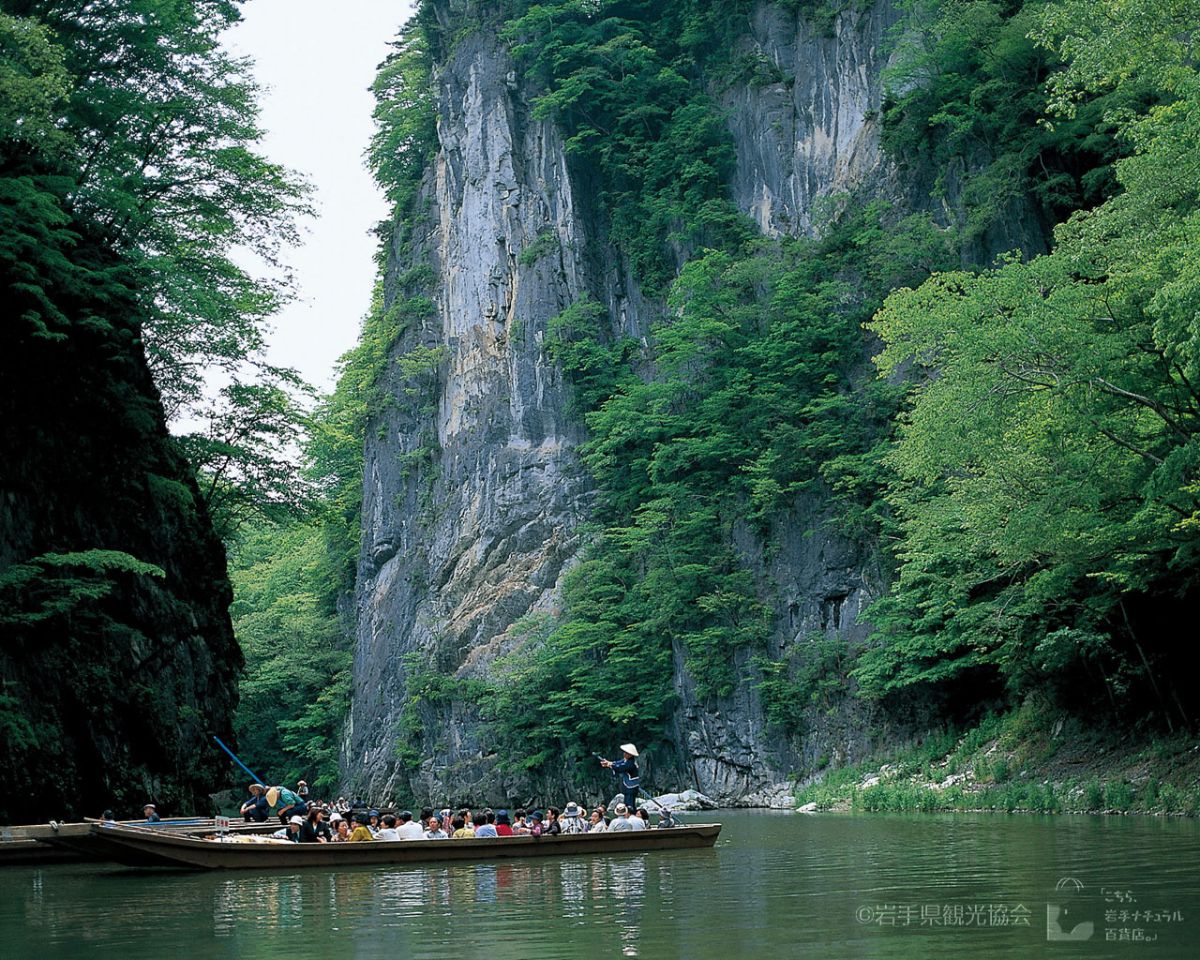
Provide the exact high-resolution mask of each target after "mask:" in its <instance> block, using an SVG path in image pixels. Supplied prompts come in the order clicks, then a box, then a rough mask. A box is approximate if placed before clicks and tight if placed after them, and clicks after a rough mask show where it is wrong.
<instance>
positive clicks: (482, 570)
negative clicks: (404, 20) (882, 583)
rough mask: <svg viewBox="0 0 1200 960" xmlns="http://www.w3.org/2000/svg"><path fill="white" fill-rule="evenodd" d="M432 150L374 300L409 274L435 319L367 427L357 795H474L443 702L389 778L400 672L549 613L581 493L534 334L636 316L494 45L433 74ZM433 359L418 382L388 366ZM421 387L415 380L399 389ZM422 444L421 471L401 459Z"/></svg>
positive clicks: (583, 510)
mask: <svg viewBox="0 0 1200 960" xmlns="http://www.w3.org/2000/svg"><path fill="white" fill-rule="evenodd" d="M439 90H440V99H439V117H438V137H439V142H440V149H439V151H438V154H437V158H436V161H435V163H434V165H433V167H432V169H431V170H430V172H429V174H428V176H427V178H426V182H425V185H424V189H423V195H422V197H421V199H420V201H419V202H418V207H419V208H420V207H424V208H425V209H426V210H427V211H428V216H427V217H425V218H423V219H420V220H419V221H418V224H417V225H416V227H415V228H414V231H415V233H414V234H413V235H411V236H410V235H405V236H403V237H402V238H398V239H399V240H401V241H402V242H398V244H397V246H396V249H395V250H394V252H393V256H392V259H391V261H390V263H389V268H388V280H387V298H388V302H389V305H392V306H394V305H396V304H398V303H403V302H404V298H406V297H411V296H412V295H413V293H414V292H418V291H417V290H416V289H415V288H414V289H410V288H408V287H407V286H406V280H405V278H406V277H409V276H412V275H413V270H414V267H415V268H418V271H419V268H421V267H422V266H427V267H429V268H431V269H432V276H433V277H434V278H435V282H434V284H433V287H432V288H431V289H429V290H428V291H426V292H428V293H429V294H431V295H432V297H431V298H432V299H433V301H434V304H435V306H434V309H433V310H432V311H430V312H429V314H428V315H426V316H425V317H423V318H421V319H420V321H417V320H415V319H414V320H413V321H412V323H411V325H410V327H409V328H408V329H407V330H406V331H405V333H404V334H403V335H402V336H401V338H400V340H399V342H398V344H397V346H396V348H395V350H394V358H396V359H398V360H400V362H399V363H393V364H390V365H389V368H390V372H389V374H388V377H389V379H390V383H389V384H388V389H389V393H390V394H391V395H392V396H393V397H394V398H395V402H394V404H393V406H392V407H391V409H389V410H388V411H387V412H386V413H385V414H384V415H383V416H382V417H381V418H380V420H379V422H378V423H377V424H375V425H373V427H372V429H371V430H370V441H369V443H368V445H367V450H366V477H365V488H364V493H365V498H364V512H363V525H364V549H363V556H362V562H361V565H360V569H359V582H358V592H357V602H358V643H357V647H356V654H355V665H354V679H355V696H354V706H353V712H352V717H351V725H350V729H349V731H348V738H347V756H346V761H347V763H348V766H349V768H350V769H351V770H352V771H353V772H354V782H355V783H356V784H361V788H362V789H363V790H367V791H369V792H371V793H372V795H375V796H381V795H382V794H384V793H389V792H390V791H392V790H393V789H402V788H403V787H405V786H411V789H412V790H413V791H414V792H415V793H417V794H419V795H428V794H430V793H437V794H438V795H444V794H443V793H441V792H440V791H441V790H442V789H453V790H454V791H455V792H456V793H458V792H462V794H463V795H464V796H467V795H473V796H479V795H480V794H481V792H485V793H486V792H487V791H489V790H491V789H492V784H493V780H492V777H493V776H494V773H493V771H492V765H491V764H490V763H489V762H488V761H487V760H486V759H484V758H483V756H482V754H483V752H484V746H483V745H481V744H479V743H477V742H476V737H475V734H476V730H475V725H474V722H473V717H474V715H473V711H472V710H471V709H470V708H469V706H468V705H461V707H456V708H454V709H453V710H452V711H451V714H450V715H449V716H447V715H446V714H445V713H439V714H438V715H436V716H435V715H433V714H427V715H426V716H424V717H422V718H421V719H422V728H423V739H424V742H423V743H421V744H420V745H419V747H420V752H421V753H422V754H423V755H425V756H436V757H438V763H437V765H436V766H435V765H434V764H433V763H432V762H430V763H429V764H427V765H426V767H424V768H422V770H420V771H416V772H405V771H404V770H403V769H402V767H401V766H400V765H398V764H397V746H396V738H397V736H401V737H402V738H403V737H404V736H405V735H406V731H409V730H410V729H411V726H412V725H411V723H410V724H407V725H406V724H405V723H402V722H401V719H402V713H403V700H404V697H405V693H406V682H407V681H408V680H409V674H410V673H411V669H412V664H411V662H410V661H408V660H406V659H405V657H406V655H407V654H411V653H419V654H420V655H421V659H422V661H423V662H425V663H428V664H432V665H433V666H435V667H436V668H438V669H439V670H443V671H456V670H457V671H459V673H460V675H471V674H472V673H475V674H486V673H487V671H488V670H489V669H490V665H491V663H492V662H493V661H494V660H495V659H496V657H498V656H500V655H502V654H504V653H505V652H508V651H509V650H510V649H511V648H512V646H513V643H514V640H513V639H512V637H511V636H510V634H509V633H508V630H509V628H510V627H511V626H512V625H513V624H514V623H516V622H517V621H519V620H521V618H522V617H525V616H526V615H527V614H530V613H536V612H539V611H540V612H549V611H552V610H553V607H554V603H555V599H556V597H557V594H558V585H559V582H560V580H561V577H562V575H563V573H564V572H565V571H566V570H567V569H568V567H569V566H570V565H571V562H572V560H573V559H574V557H575V556H576V554H577V552H578V550H579V548H580V546H581V542H580V538H579V534H578V527H579V525H580V524H581V523H582V522H583V521H585V520H586V519H587V517H588V505H589V502H590V499H591V486H590V481H589V479H588V477H587V475H586V473H585V471H584V470H583V469H582V468H581V466H580V463H579V460H578V456H577V453H576V447H577V445H578V444H579V442H580V441H581V440H582V439H583V429H582V425H581V423H580V418H579V417H578V415H577V414H576V413H575V412H574V411H573V410H572V407H571V400H570V394H569V390H568V389H567V386H566V385H565V384H564V382H563V378H562V375H561V372H560V371H559V370H558V369H557V368H556V367H555V365H554V364H553V363H552V362H551V361H550V360H549V358H548V356H547V354H546V351H545V350H544V341H545V336H546V324H547V321H548V320H549V319H550V318H552V317H554V316H556V315H557V314H559V313H561V312H562V311H563V310H564V309H565V308H566V307H568V306H570V305H571V304H572V303H574V302H576V301H578V300H580V299H581V298H582V297H584V296H591V297H593V298H595V299H596V300H597V301H599V302H600V303H603V304H604V305H605V306H607V308H608V312H609V314H610V316H612V317H615V318H619V322H620V323H621V324H622V325H624V326H625V329H626V330H629V331H635V332H636V331H638V330H640V329H641V326H642V324H643V323H644V320H643V316H644V312H645V308H644V305H643V304H642V301H641V298H640V295H639V294H638V292H637V289H636V286H635V285H634V284H633V283H632V281H630V280H629V278H628V277H627V276H626V274H625V272H624V271H623V269H621V267H620V265H619V262H618V260H617V258H616V257H615V256H613V254H612V252H611V250H610V249H609V248H608V247H607V245H606V244H604V243H603V242H602V241H599V240H597V238H596V237H595V236H593V235H592V234H591V233H589V228H588V216H587V212H586V210H584V209H582V208H581V203H580V201H579V199H578V197H577V187H576V185H575V184H574V183H573V182H572V179H571V176H570V175H569V173H568V170H567V160H566V155H565V151H564V149H563V144H562V140H561V138H560V136H559V134H558V132H557V130H556V129H555V128H554V126H553V124H551V123H549V122H547V121H539V120H534V119H533V118H532V117H531V108H530V100H531V95H530V91H528V90H526V89H524V88H523V86H522V83H521V82H520V81H519V80H518V79H517V77H516V74H515V72H514V68H513V64H512V61H511V59H510V57H509V55H508V53H507V51H506V50H505V48H504V47H503V46H502V45H501V44H500V43H499V42H498V41H497V40H496V38H495V37H494V36H491V35H487V34H485V33H475V34H472V35H470V36H468V37H466V38H464V39H463V40H462V41H460V43H459V44H458V46H457V47H456V48H455V52H454V54H453V56H452V57H451V59H450V61H449V62H448V63H447V64H446V65H445V66H444V68H443V70H442V72H441V74H440V77H439ZM421 350H425V351H434V352H435V353H434V354H432V355H431V354H428V353H426V354H424V355H425V356H432V357H433V359H432V361H431V363H430V367H429V370H428V372H427V376H426V377H425V382H423V383H422V382H417V383H414V377H412V376H406V375H405V370H406V369H408V370H411V369H412V365H411V363H410V364H407V365H406V364H405V360H404V358H412V357H415V356H418V355H419V354H418V353H417V352H415V351H421ZM415 379H417V380H420V379H421V378H420V377H418V378H415ZM422 447H424V448H425V449H426V450H427V451H428V457H424V456H422V455H421V454H420V453H419V451H420V450H421V449H422Z"/></svg>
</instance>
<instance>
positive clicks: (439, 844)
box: [91, 823, 721, 870]
mask: <svg viewBox="0 0 1200 960" xmlns="http://www.w3.org/2000/svg"><path fill="white" fill-rule="evenodd" d="M720 832H721V825H720V824H719V823H698V824H687V825H685V826H678V827H671V828H669V829H665V830H662V829H655V830H628V831H624V832H617V833H583V834H573V835H567V834H560V835H558V836H545V837H526V836H517V837H497V838H493V837H477V838H474V839H467V840H371V841H362V842H359V843H290V842H286V841H284V842H273V843H272V842H267V843H261V842H259V843H254V842H236V838H235V840H221V839H200V838H197V837H189V836H179V835H178V834H176V833H169V832H167V831H165V830H147V829H145V828H138V827H127V826H122V825H119V824H117V825H111V824H96V825H94V826H93V827H92V830H91V833H92V836H93V838H94V839H95V841H96V842H97V843H100V844H102V845H103V848H104V856H105V857H106V858H107V859H109V860H113V861H115V862H117V863H122V864H125V865H126V866H133V867H174V868H176V869H178V868H180V867H185V868H192V869H196V870H218V869H220V870H288V869H292V868H296V867H330V868H335V869H341V868H344V867H351V866H370V865H378V864H402V863H430V862H441V861H449V860H457V861H462V860H476V861H483V860H499V859H508V858H510V857H557V856H567V855H579V854H606V853H630V852H640V851H652V850H680V849H686V848H696V847H711V846H713V844H715V843H716V842H717V836H718V835H719V834H720ZM246 839H248V838H246Z"/></svg>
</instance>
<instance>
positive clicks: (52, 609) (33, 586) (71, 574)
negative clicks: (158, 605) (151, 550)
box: [0, 550, 166, 627]
mask: <svg viewBox="0 0 1200 960" xmlns="http://www.w3.org/2000/svg"><path fill="white" fill-rule="evenodd" d="M122 575H134V576H148V577H157V578H159V579H162V578H163V577H165V576H166V573H165V572H164V571H163V569H162V568H161V567H159V566H156V565H154V564H152V563H143V562H142V561H141V560H138V559H137V558H136V557H133V556H130V555H129V554H127V553H124V552H122V551H120V550H84V551H80V552H74V553H43V554H41V555H40V556H36V557H33V558H31V559H29V560H26V561H25V562H24V563H14V564H11V565H9V566H8V567H6V568H5V569H3V570H2V571H0V624H6V625H8V626H11V627H16V626H21V625H29V624H33V623H38V622H40V621H43V620H50V619H53V618H56V617H64V616H66V615H68V614H70V613H72V612H73V611H75V610H76V609H77V608H78V607H80V606H82V605H84V604H89V603H95V602H96V601H97V600H100V599H102V598H104V597H107V596H109V595H110V594H111V593H112V592H113V591H114V590H116V589H117V586H118V581H119V579H120V577H121V576H122Z"/></svg>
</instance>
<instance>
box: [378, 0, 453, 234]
mask: <svg viewBox="0 0 1200 960" xmlns="http://www.w3.org/2000/svg"><path fill="white" fill-rule="evenodd" d="M427 24H428V21H427V19H424V18H423V17H422V15H418V17H417V18H415V19H414V20H412V21H410V22H409V23H408V24H407V25H406V26H405V27H404V29H403V30H401V31H400V34H399V36H398V37H397V38H396V40H394V41H393V42H392V45H391V46H392V50H391V52H390V53H389V54H388V56H387V59H385V60H384V61H383V63H381V64H380V65H379V70H378V72H377V73H376V75H375V82H374V83H373V84H372V86H371V91H372V93H374V95H375V111H374V114H373V115H374V118H375V133H374V135H373V136H372V138H371V144H370V147H369V149H368V151H367V159H368V161H369V162H370V164H371V168H372V169H373V170H374V171H375V178H376V180H377V181H378V182H379V184H380V186H382V187H383V188H384V191H385V192H386V194H387V198H388V200H389V201H391V203H392V205H393V207H394V209H395V210H396V212H397V213H399V214H400V215H402V216H403V215H405V214H407V213H408V211H409V210H410V209H411V207H412V205H413V201H414V200H415V198H416V195H417V190H418V189H419V187H420V184H421V179H422V177H423V176H424V174H425V167H426V164H427V163H428V162H429V160H430V158H431V157H432V155H433V151H434V150H435V149H436V147H437V113H436V106H435V102H434V96H433V83H432V78H431V71H432V68H433V60H432V57H431V54H430V28H429V26H428V25H427Z"/></svg>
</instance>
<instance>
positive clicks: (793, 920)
mask: <svg viewBox="0 0 1200 960" xmlns="http://www.w3.org/2000/svg"><path fill="white" fill-rule="evenodd" d="M722 819H723V820H724V821H725V823H726V830H725V832H724V833H723V835H722V840H721V841H720V843H719V846H718V849H717V850H716V851H711V850H709V851H678V852H674V853H645V854H638V855H619V856H612V857H579V858H563V859H554V858H546V859H535V860H526V861H503V862H495V863H480V864H467V863H462V864H458V863H455V864H443V865H430V866H427V867H416V866H414V867H393V868H383V869H367V868H362V869H355V870H347V871H344V872H338V873H334V872H330V871H322V870H312V871H301V872H299V873H294V874H278V873H276V874H263V875H257V876H256V875H253V874H243V873H216V874H192V873H170V872H162V873H153V874H142V873H136V872H132V871H124V870H117V869H112V870H104V871H99V872H97V871H96V870H94V869H92V868H90V867H82V866H80V867H71V866H67V865H61V866H55V867H46V868H42V869H31V868H9V869H8V870H7V871H6V872H5V877H6V878H7V879H8V881H9V889H8V893H9V896H7V897H5V898H0V930H3V934H4V939H3V943H4V950H3V951H2V953H3V956H4V958H5V960H7V958H8V957H18V958H24V957H36V958H37V960H54V958H58V957H64V958H65V957H85V956H86V957H88V958H89V960H91V958H95V957H101V958H103V957H114V958H120V960H141V958H143V957H144V958H147V960H148V958H151V957H153V958H154V960H161V958H162V957H164V956H172V955H186V956H194V957H216V958H226V957H228V958H230V960H232V958H238V960H244V958H245V957H247V956H253V957H254V958H255V960H273V958H275V957H279V958H286V960H307V958H310V957H313V958H317V957H320V958H322V960H324V958H326V957H331V956H335V957H338V958H339V960H340V958H342V957H347V958H356V960H376V958H384V957H386V958H388V960H392V958H395V957H409V956H411V957H420V958H425V957H428V958H439V960H440V958H455V960H457V958H464V960H470V958H476V957H478V958H481V960H482V958H488V960H510V958H511V960H517V958H520V960H526V958H529V957H538V958H542V957H547V958H552V957H564V958H573V957H588V958H592V957H600V958H606V957H614V958H615V957H644V958H651V960H659V958H662V960H666V958H671V957H687V958H695V960H708V958H721V960H726V958H727V957H729V956H730V955H736V956H739V957H764V958H771V960H778V958H781V957H792V956H813V957H820V958H831V960H838V958H843V957H846V958H850V957H854V958H859V957H870V958H879V960H918V958H919V960H925V958H937V960H940V958H945V960H951V958H953V960H958V958H960V957H962V956H970V957H972V958H975V960H985V958H987V960H991V958H995V960H1010V958H1011V960H1026V958H1028V957H1030V956H1040V955H1043V954H1044V953H1045V947H1044V944H1045V943H1046V939H1045V936H1046V929H1045V916H1046V904H1047V903H1048V902H1049V901H1048V899H1047V898H1048V897H1049V895H1050V892H1051V891H1053V889H1054V886H1055V884H1056V882H1057V881H1058V880H1059V879H1060V878H1061V877H1063V876H1078V877H1080V878H1081V880H1082V882H1084V883H1085V884H1088V885H1089V887H1090V888H1091V889H1094V890H1097V891H1098V890H1100V889H1101V888H1102V886H1103V885H1105V884H1107V885H1109V886H1120V885H1124V886H1125V887H1129V888H1132V889H1133V890H1134V891H1135V893H1137V895H1138V896H1141V897H1144V898H1145V902H1146V903H1147V904H1150V903H1153V904H1154V905H1155V907H1156V908H1157V907H1159V906H1161V907H1166V908H1170V909H1178V910H1179V911H1181V913H1182V916H1183V917H1184V918H1185V920H1186V922H1182V921H1181V922H1180V923H1177V924H1174V925H1163V926H1162V927H1161V930H1160V931H1159V932H1160V934H1161V936H1160V937H1159V939H1158V940H1157V941H1156V942H1154V943H1153V944H1152V945H1147V944H1145V943H1136V942H1108V941H1106V940H1104V930H1103V927H1104V920H1103V915H1102V914H1101V915H1100V917H1099V920H1098V926H1097V928H1096V935H1095V937H1094V939H1093V940H1092V941H1090V942H1088V943H1087V944H1086V952H1080V951H1079V950H1077V951H1076V952H1075V953H1071V949H1070V945H1068V947H1067V948H1065V949H1066V951H1067V952H1066V954H1064V955H1071V956H1080V957H1087V958H1089V960H1090V958H1093V957H1095V958H1101V957H1110V956H1111V957H1137V958H1140V957H1151V956H1152V957H1153V960H1183V958H1187V960H1192V958H1193V957H1195V956H1196V955H1197V951H1196V944H1197V943H1200V925H1198V924H1197V923H1196V920H1197V918H1198V917H1194V916H1192V913H1193V912H1194V911H1196V910H1200V872H1198V870H1197V863H1198V862H1200V829H1198V827H1197V824H1195V823H1194V822H1179V821H1174V822H1169V823H1162V822H1156V821H1134V820H1131V819H1129V818H1118V819H1116V820H1112V821H1105V820H1097V819H1091V818H1060V819H1053V818H1044V819H1039V818H1032V817H1024V818H1021V817H1015V818H1006V817H970V816H966V817H923V818H903V817H894V818H889V817H840V818H839V817H804V816H786V817H784V816H769V815H765V814H761V813H752V812H738V813H729V814H726V815H723V816H722ZM1017 904H1021V905H1023V906H1024V907H1025V908H1027V909H1028V910H1029V918H1030V922H1029V923H1028V924H1024V925H1022V924H1013V923H1006V924H1004V925H1000V924H999V923H997V924H996V925H990V924H989V925H983V924H982V922H981V923H980V924H973V925H971V926H970V927H969V928H968V927H967V926H965V925H963V924H959V925H957V926H953V925H949V924H946V923H940V922H939V923H937V924H932V923H922V922H921V918H922V916H923V911H924V914H925V915H926V916H925V919H926V920H928V919H930V918H932V917H933V916H934V914H935V912H936V915H937V916H938V917H950V918H954V917H968V916H975V917H978V918H982V917H985V916H990V917H992V918H997V917H1006V918H1011V917H1012V916H1013V915H1014V914H1013V911H1012V907H1013V906H1014V905H1017ZM998 905H999V906H1003V907H1004V910H1003V911H1001V910H998V909H995V908H996V907H997V906H998ZM989 906H990V907H992V908H993V909H991V912H990V914H989V913H988V910H987V908H988V907H989ZM934 907H937V910H936V911H934V909H933V908H934ZM863 908H867V909H866V910H865V912H864V911H863ZM943 910H944V911H945V912H943ZM1016 915H1017V916H1021V914H1016ZM1114 915H1115V914H1114ZM1198 916H1200V915H1198ZM863 917H867V918H869V922H864V921H863ZM879 917H884V918H888V917H890V918H892V922H890V923H887V922H876V919H877V918H879ZM1188 918H1190V919H1188ZM906 919H907V921H908V922H907V923H906V922H904V921H905V920H906ZM1128 926H1130V927H1132V923H1131V924H1129V925H1128ZM1064 929H1067V928H1066V927H1064ZM1114 929H1117V928H1115V927H1114ZM1114 936H1116V934H1114ZM1080 949H1081V950H1082V947H1081V948H1080ZM1139 951H1140V952H1139ZM1058 952H1059V953H1061V952H1062V951H1058Z"/></svg>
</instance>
